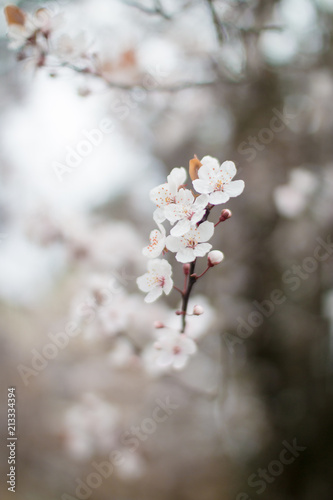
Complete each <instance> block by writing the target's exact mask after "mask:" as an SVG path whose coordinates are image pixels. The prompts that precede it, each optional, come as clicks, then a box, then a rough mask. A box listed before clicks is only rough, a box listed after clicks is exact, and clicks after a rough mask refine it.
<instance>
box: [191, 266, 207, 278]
mask: <svg viewBox="0 0 333 500" xmlns="http://www.w3.org/2000/svg"><path fill="white" fill-rule="evenodd" d="M211 267H212V266H208V267H207V269H205V270H204V272H203V273H201V274H199V276H197V275H196V274H193V276H192V277H193V278H195V279H196V280H198V279H199V278H201V276H203V275H204V274H206V272H207V271H208V269H210V268H211Z"/></svg>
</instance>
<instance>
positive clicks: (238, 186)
mask: <svg viewBox="0 0 333 500" xmlns="http://www.w3.org/2000/svg"><path fill="white" fill-rule="evenodd" d="M244 187H245V183H244V181H233V182H230V184H227V185H226V186H224V192H225V193H227V194H228V195H229V196H230V197H231V198H233V197H235V196H239V195H240V194H242V192H243V191H244Z"/></svg>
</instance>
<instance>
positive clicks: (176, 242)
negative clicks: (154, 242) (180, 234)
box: [165, 235, 182, 252]
mask: <svg viewBox="0 0 333 500" xmlns="http://www.w3.org/2000/svg"><path fill="white" fill-rule="evenodd" d="M165 245H166V247H167V249H168V250H170V252H178V251H179V250H180V249H181V247H182V244H181V242H180V239H179V238H176V237H175V236H171V235H169V236H168V237H167V239H166V240H165Z"/></svg>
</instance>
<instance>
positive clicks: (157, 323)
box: [154, 321, 165, 328]
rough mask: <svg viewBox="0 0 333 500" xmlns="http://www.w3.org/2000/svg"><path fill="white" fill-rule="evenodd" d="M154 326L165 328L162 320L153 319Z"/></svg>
mask: <svg viewBox="0 0 333 500" xmlns="http://www.w3.org/2000/svg"><path fill="white" fill-rule="evenodd" d="M154 328H165V325H164V324H163V323H162V321H154Z"/></svg>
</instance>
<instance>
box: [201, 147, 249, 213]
mask: <svg viewBox="0 0 333 500" xmlns="http://www.w3.org/2000/svg"><path fill="white" fill-rule="evenodd" d="M201 163H202V167H200V168H199V170H198V177H199V178H198V179H195V180H194V181H193V186H194V189H195V190H196V191H197V192H198V193H203V194H208V195H209V200H208V201H209V203H211V204H212V205H219V204H220V203H225V202H226V201H228V200H229V198H232V197H235V196H239V195H240V194H241V193H242V192H243V190H244V181H232V182H231V180H232V179H233V177H234V176H235V175H236V167H235V164H234V163H233V162H232V161H225V162H224V163H222V165H220V164H219V162H218V160H217V159H216V158H212V157H211V156H205V157H204V158H202V160H201Z"/></svg>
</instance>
